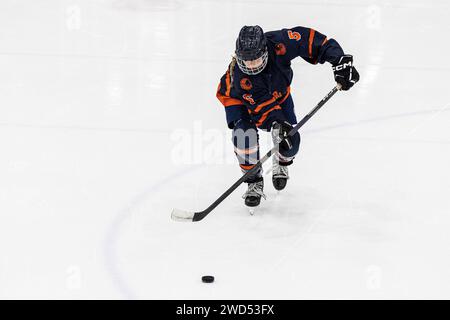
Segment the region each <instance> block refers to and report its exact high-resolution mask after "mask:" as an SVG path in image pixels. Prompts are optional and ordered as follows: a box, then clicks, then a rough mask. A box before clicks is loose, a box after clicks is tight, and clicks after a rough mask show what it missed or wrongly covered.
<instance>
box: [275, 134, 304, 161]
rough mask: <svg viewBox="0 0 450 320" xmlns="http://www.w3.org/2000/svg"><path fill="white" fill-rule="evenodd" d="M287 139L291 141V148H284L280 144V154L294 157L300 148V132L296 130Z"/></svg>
mask: <svg viewBox="0 0 450 320" xmlns="http://www.w3.org/2000/svg"><path fill="white" fill-rule="evenodd" d="M289 139H290V142H291V143H290V145H291V148H285V147H283V146H280V149H279V152H280V154H281V155H282V156H283V157H286V158H291V157H294V156H295V155H296V154H297V153H298V150H299V149H300V142H301V138H300V133H298V132H296V133H295V134H294V135H293V136H292V137H290V138H289Z"/></svg>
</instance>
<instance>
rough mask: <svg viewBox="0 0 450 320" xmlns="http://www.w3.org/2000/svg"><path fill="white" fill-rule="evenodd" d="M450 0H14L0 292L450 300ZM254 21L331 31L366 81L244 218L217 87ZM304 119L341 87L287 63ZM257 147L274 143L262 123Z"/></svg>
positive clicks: (4, 124)
mask: <svg viewBox="0 0 450 320" xmlns="http://www.w3.org/2000/svg"><path fill="white" fill-rule="evenodd" d="M449 16H450V4H449V2H448V1H444V0H437V1H425V0H408V1H394V0H392V1H389V0H384V1H371V0H370V1H369V0H361V1H352V0H346V1H338V0H323V1H303V0H300V1H288V0H281V1H268V0H262V1H244V0H236V1H229V2H224V1H201V0H189V1H181V0H180V1H174V0H172V1H163V0H159V1H150V0H89V1H88V0H70V1H69V0H45V1H30V0H29V1H25V0H15V1H12V0H2V1H1V2H0V154H1V156H0V298H62V299H79V298H88V299H92V298H113V299H122V298H160V299H163V298H177V299H200V298H201V299H214V298H226V299H228V298H236V299H241V298H248V299H253V298H255V299H256V298H265V299H281V298H285V299H299V298H376V299H378V298H447V299H449V298H450V249H449V248H450V200H449V198H450V170H449V164H450V126H449V121H450V103H449V73H450V59H448V58H447V55H448V52H449V51H450V45H449V42H448V41H447V37H448V34H449V33H450V24H449V21H448V17H449ZM244 24H260V25H261V26H262V27H263V28H264V29H265V30H275V29H280V28H284V27H292V26H296V25H304V26H309V27H313V28H315V29H317V30H319V31H321V32H322V33H324V34H326V35H328V36H329V37H334V38H336V39H337V40H338V41H339V42H340V43H341V45H342V46H343V48H344V49H345V51H346V52H348V53H351V54H353V55H354V57H355V65H356V66H357V68H358V70H359V71H360V74H361V81H360V83H358V85H357V86H356V87H355V88H354V89H352V90H351V91H349V92H347V93H344V92H339V93H338V94H337V95H336V96H335V97H334V98H333V99H332V100H330V102H329V103H328V104H327V105H326V106H325V107H324V108H323V109H322V110H321V111H320V112H319V113H317V114H316V115H315V116H314V118H313V119H312V120H311V121H310V122H309V123H308V124H306V125H305V127H304V129H302V145H301V151H300V153H299V156H298V158H297V159H296V161H295V164H294V166H292V167H291V177H292V179H291V180H290V181H289V185H288V187H287V189H286V190H285V192H283V193H281V194H280V195H278V196H277V195H276V193H275V191H274V189H273V187H272V186H271V183H270V170H267V169H268V168H267V167H266V173H267V174H268V175H267V176H266V177H267V178H268V179H266V193H267V195H268V200H267V201H264V202H263V205H262V207H261V208H260V210H259V211H258V212H257V213H256V214H255V215H254V216H250V215H249V214H248V212H246V210H245V209H244V208H243V205H242V199H241V194H242V193H243V188H244V187H243V186H242V187H241V188H239V189H238V190H237V191H236V192H235V193H233V194H232V195H231V196H230V197H229V198H228V199H227V200H225V201H224V202H223V203H222V204H221V205H220V206H219V207H218V208H217V209H216V210H215V211H214V212H213V213H211V214H210V215H209V216H208V217H207V218H205V219H204V220H203V221H201V222H198V223H177V222H174V221H172V220H171V219H170V213H171V211H172V209H173V208H174V207H175V208H180V209H185V210H203V209H204V208H206V207H207V206H208V205H209V204H210V203H211V202H212V201H213V200H214V199H215V198H216V197H217V196H219V195H220V194H221V193H222V192H223V191H224V189H225V188H227V187H228V186H230V185H231V184H232V183H233V181H234V180H235V179H237V178H238V177H239V175H240V171H239V168H238V166H237V164H236V161H235V159H234V155H233V149H232V145H231V142H230V132H229V130H228V129H227V128H226V125H225V118H224V111H223V108H222V106H221V105H220V103H219V102H218V101H217V99H216V98H215V90H216V88H217V84H218V80H219V78H220V77H221V75H222V74H223V72H224V71H225V68H226V67H227V65H228V63H229V60H230V55H231V54H232V52H233V46H234V41H235V37H236V35H237V33H238V31H239V29H240V27H241V26H242V25H244ZM293 68H294V72H295V77H294V82H293V85H292V94H293V97H294V100H295V103H296V111H297V114H298V117H299V118H300V117H301V116H303V115H305V114H306V113H307V112H308V111H309V110H310V109H311V108H312V107H313V106H314V105H315V104H316V103H317V102H318V101H319V100H320V99H321V98H322V97H323V96H324V95H325V94H326V93H327V92H328V91H329V90H330V89H331V88H332V86H333V85H334V83H333V79H332V72H331V68H330V66H329V64H325V65H316V66H313V65H308V64H307V63H306V62H304V61H302V60H301V59H297V60H296V61H294V62H293ZM261 139H262V143H261V145H262V149H263V150H267V148H268V147H269V146H270V145H269V143H268V141H269V139H268V137H267V135H266V134H262V135H261ZM205 274H211V275H214V276H215V277H216V282H215V283H214V284H211V285H205V284H203V283H201V281H200V278H201V276H202V275H205Z"/></svg>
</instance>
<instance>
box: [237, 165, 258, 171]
mask: <svg viewBox="0 0 450 320" xmlns="http://www.w3.org/2000/svg"><path fill="white" fill-rule="evenodd" d="M239 166H240V167H241V168H242V169H244V170H250V169H251V168H253V167H254V166H255V165H254V164H248V165H247V164H240V165H239Z"/></svg>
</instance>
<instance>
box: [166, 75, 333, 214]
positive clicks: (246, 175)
mask: <svg viewBox="0 0 450 320" xmlns="http://www.w3.org/2000/svg"><path fill="white" fill-rule="evenodd" d="M338 90H340V85H339V84H337V85H336V86H335V87H334V88H333V90H331V91H330V92H328V94H327V95H326V96H325V97H324V98H323V99H322V100H321V101H320V102H319V103H318V104H317V105H316V106H315V107H314V109H312V110H311V111H310V112H309V113H308V114H307V115H306V116H305V117H304V118H303V119H302V120H300V122H299V123H297V124H296V125H295V126H294V127H293V128H292V130H291V131H289V133H288V137H290V136H293V135H294V134H295V133H296V132H297V131H298V130H299V129H300V128H301V127H302V126H303V125H304V124H305V123H306V122H307V121H308V120H309V119H310V118H311V117H312V116H313V115H314V114H315V113H316V112H317V111H319V109H320V108H322V106H323V105H324V104H325V103H326V102H327V101H328V100H330V99H331V97H332V96H333V95H334V94H335V93H336V92H338ZM286 138H287V137H286ZM286 138H284V139H282V140H281V141H280V142H279V143H281V142H283V141H284V140H285V139H286ZM279 143H278V144H279ZM277 149H278V145H276V146H274V147H273V148H272V149H271V150H269V151H268V152H267V153H266V154H265V156H264V157H263V158H262V159H261V160H259V161H258V162H257V163H256V164H255V166H254V167H253V168H252V169H250V170H249V171H247V172H246V173H245V174H244V175H243V176H242V177H241V178H239V180H237V181H236V182H235V183H234V184H233V185H232V186H231V187H230V188H228V190H227V191H225V192H224V193H223V194H222V195H221V196H220V197H219V198H217V199H216V201H214V202H213V203H212V204H211V205H210V206H209V207H208V208H206V209H205V210H203V211H199V212H191V211H185V210H180V209H173V211H172V215H171V217H172V219H173V220H176V221H185V222H195V221H200V220H202V219H203V218H204V217H206V216H207V215H208V214H210V213H211V211H213V210H214V208H215V207H217V206H218V205H219V204H220V203H221V202H222V201H223V200H225V198H227V197H228V196H229V195H230V194H231V193H232V192H233V191H234V190H235V189H236V188H237V187H239V185H241V183H243V182H244V181H245V180H246V179H247V177H248V176H250V175H252V174H253V173H255V172H256V171H257V170H258V169H259V168H261V167H262V165H263V163H264V162H265V161H266V160H267V159H269V158H270V156H272V154H273V153H274V152H276V150H277Z"/></svg>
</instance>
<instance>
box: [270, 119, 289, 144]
mask: <svg viewBox="0 0 450 320" xmlns="http://www.w3.org/2000/svg"><path fill="white" fill-rule="evenodd" d="M292 128H293V127H292V125H291V124H290V123H289V122H287V121H280V120H278V121H274V122H273V123H272V130H271V131H272V140H273V142H274V143H280V141H281V140H282V139H283V138H286V139H285V140H284V141H283V142H281V143H280V149H283V150H291V149H292V146H293V143H292V137H288V134H289V131H291V130H292Z"/></svg>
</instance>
